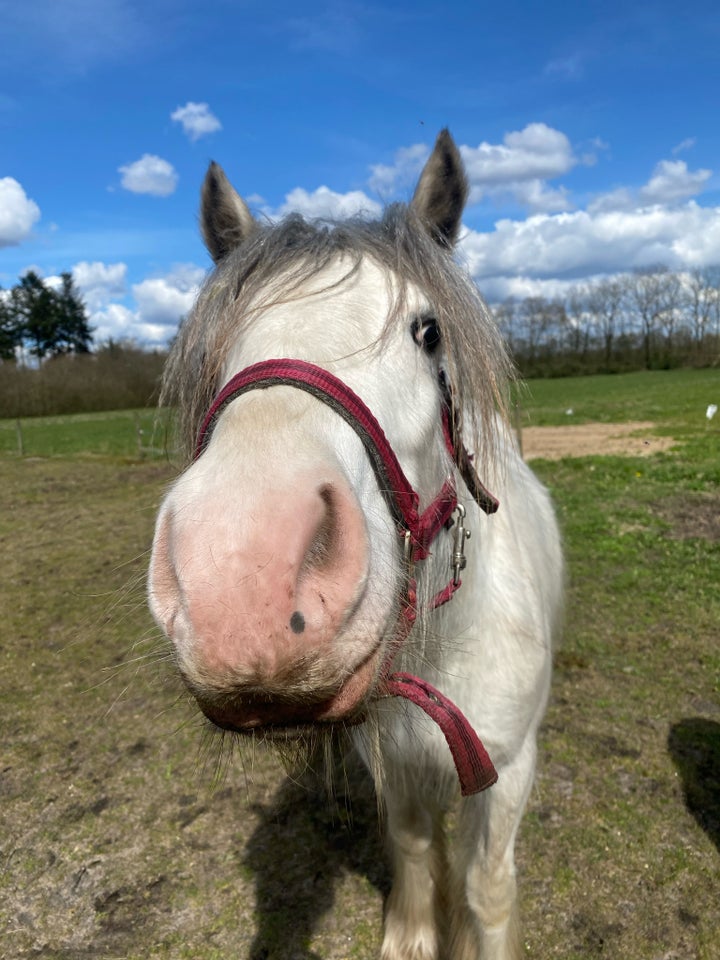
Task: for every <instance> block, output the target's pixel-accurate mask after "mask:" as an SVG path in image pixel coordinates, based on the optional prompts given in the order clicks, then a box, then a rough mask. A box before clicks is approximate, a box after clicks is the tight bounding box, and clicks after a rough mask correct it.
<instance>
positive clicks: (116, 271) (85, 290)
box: [72, 260, 127, 312]
mask: <svg viewBox="0 0 720 960" xmlns="http://www.w3.org/2000/svg"><path fill="white" fill-rule="evenodd" d="M72 274H73V278H74V280H75V283H76V284H77V286H78V288H79V290H80V292H81V293H82V296H83V300H84V301H85V304H86V306H87V308H88V310H89V311H90V312H93V311H96V310H100V309H102V308H103V307H105V306H106V305H107V304H108V303H110V302H111V301H112V300H119V299H121V298H122V297H124V296H125V292H126V281H127V264H124V263H99V262H97V261H95V262H94V263H88V262H87V261H85V260H83V261H81V262H80V263H76V264H75V266H74V267H73V268H72Z"/></svg>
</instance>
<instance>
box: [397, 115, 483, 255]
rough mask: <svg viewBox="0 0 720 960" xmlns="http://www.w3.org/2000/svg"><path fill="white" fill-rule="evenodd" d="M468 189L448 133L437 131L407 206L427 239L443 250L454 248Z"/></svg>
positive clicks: (460, 163)
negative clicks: (426, 235) (442, 247)
mask: <svg viewBox="0 0 720 960" xmlns="http://www.w3.org/2000/svg"><path fill="white" fill-rule="evenodd" d="M468 189H469V188H468V182H467V177H466V176H465V168H464V166H463V162H462V158H461V157H460V151H459V150H458V148H457V146H456V145H455V141H454V140H453V138H452V137H451V136H450V133H449V131H448V130H447V129H446V130H441V131H440V133H439V134H438V138H437V140H436V141H435V147H434V149H433V152H432V153H431V154H430V157H429V159H428V161H427V163H426V164H425V167H424V168H423V172H422V173H421V174H420V179H419V181H418V185H417V187H416V188H415V194H414V195H413V198H412V201H411V203H410V206H411V208H412V209H413V210H414V211H415V213H416V214H417V215H418V216H419V217H420V219H421V220H422V222H423V223H424V224H425V226H426V228H427V230H428V232H429V233H430V235H431V236H432V237H433V238H434V239H435V240H437V242H438V243H440V244H442V245H443V246H445V247H452V246H454V245H455V241H456V240H457V236H458V231H459V230H460V218H461V217H462V212H463V209H464V207H465V201H466V200H467V196H468Z"/></svg>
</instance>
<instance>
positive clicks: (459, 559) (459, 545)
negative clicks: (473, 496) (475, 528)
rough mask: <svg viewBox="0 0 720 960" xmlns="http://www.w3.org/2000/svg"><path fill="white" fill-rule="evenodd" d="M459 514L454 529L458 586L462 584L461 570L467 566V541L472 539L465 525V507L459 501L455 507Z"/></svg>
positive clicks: (453, 565) (454, 567)
mask: <svg viewBox="0 0 720 960" xmlns="http://www.w3.org/2000/svg"><path fill="white" fill-rule="evenodd" d="M455 509H456V511H457V514H458V518H457V523H456V524H455V528H454V530H453V555H452V568H453V583H454V585H455V586H456V587H457V586H459V585H460V571H461V570H464V569H465V567H466V566H467V557H466V556H465V541H466V540H469V539H470V533H471V532H470V530H468V529H467V528H466V527H465V524H464V522H463V521H464V520H465V516H466V512H465V507H464V506H463V505H462V504H461V503H459V504H458V505H457V507H456V508H455Z"/></svg>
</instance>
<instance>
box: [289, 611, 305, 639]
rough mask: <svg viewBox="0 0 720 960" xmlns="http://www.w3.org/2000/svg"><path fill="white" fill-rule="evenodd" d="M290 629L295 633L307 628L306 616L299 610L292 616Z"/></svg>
mask: <svg viewBox="0 0 720 960" xmlns="http://www.w3.org/2000/svg"><path fill="white" fill-rule="evenodd" d="M290 629H291V630H292V632H293V633H302V632H303V630H304V629H305V617H304V616H303V615H302V614H301V613H300V611H299V610H296V611H295V613H294V614H293V615H292V616H291V617H290Z"/></svg>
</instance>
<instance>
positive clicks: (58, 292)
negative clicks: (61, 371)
mask: <svg viewBox="0 0 720 960" xmlns="http://www.w3.org/2000/svg"><path fill="white" fill-rule="evenodd" d="M92 342H93V337H92V328H91V327H90V324H89V322H88V317H87V314H86V312H85V305H84V304H83V301H82V298H81V296H80V294H79V293H78V291H77V290H76V288H75V283H74V281H73V278H72V274H71V273H61V274H60V285H59V287H58V288H57V289H56V288H54V287H51V286H49V285H48V284H47V283H45V281H44V280H43V279H42V278H41V277H39V276H38V274H37V273H35V272H34V271H32V270H29V271H28V272H27V273H26V274H24V275H23V276H22V277H21V278H20V281H19V283H17V284H16V285H15V286H14V287H13V288H12V289H11V290H7V291H6V290H2V289H1V288H0V360H3V361H5V362H10V363H14V362H15V361H16V360H17V359H18V358H19V357H22V356H24V355H28V354H29V355H30V356H32V357H35V358H37V359H38V360H44V359H47V358H51V357H59V356H63V355H65V354H69V353H88V352H89V351H90V349H91V347H92Z"/></svg>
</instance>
